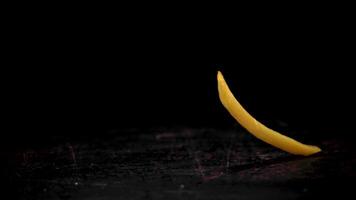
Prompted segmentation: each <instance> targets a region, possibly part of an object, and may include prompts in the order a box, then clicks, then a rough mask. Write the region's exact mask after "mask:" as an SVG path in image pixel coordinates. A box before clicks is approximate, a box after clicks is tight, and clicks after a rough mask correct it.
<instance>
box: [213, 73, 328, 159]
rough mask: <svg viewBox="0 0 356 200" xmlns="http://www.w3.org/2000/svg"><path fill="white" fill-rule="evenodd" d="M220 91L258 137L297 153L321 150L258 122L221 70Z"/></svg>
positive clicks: (226, 103) (231, 109) (231, 110)
mask: <svg viewBox="0 0 356 200" xmlns="http://www.w3.org/2000/svg"><path fill="white" fill-rule="evenodd" d="M218 91H219V97H220V101H221V103H222V104H223V105H224V107H225V108H226V109H227V110H228V111H229V113H230V114H231V115H232V116H233V117H234V118H235V119H236V120H237V121H238V122H239V123H240V124H241V126H243V127H244V128H245V129H247V131H249V132H250V133H251V134H252V135H254V136H255V137H257V138H258V139H260V140H262V141H264V142H266V143H268V144H270V145H272V146H275V147H277V148H279V149H282V150H284V151H286V152H289V153H291V154H296V155H304V156H308V155H312V154H314V153H318V152H320V151H321V149H320V148H319V147H317V146H312V145H305V144H302V143H300V142H298V141H296V140H294V139H292V138H289V137H287V136H285V135H282V134H280V133H278V132H277V131H274V130H272V129H270V128H268V127H266V126H265V125H263V124H262V123H260V122H258V121H257V120H256V119H255V118H253V117H252V116H251V115H250V114H249V113H248V112H247V111H246V110H245V109H244V108H243V107H242V106H241V104H240V103H239V102H238V101H237V100H236V98H235V97H234V95H233V94H232V93H231V91H230V89H229V87H228V85H227V83H226V82H225V79H224V77H223V75H222V74H221V72H220V71H219V72H218Z"/></svg>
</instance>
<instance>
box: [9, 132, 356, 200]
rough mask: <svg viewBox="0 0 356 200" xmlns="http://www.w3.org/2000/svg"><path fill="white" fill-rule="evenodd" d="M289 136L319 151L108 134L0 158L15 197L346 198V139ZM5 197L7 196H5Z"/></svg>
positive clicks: (244, 139)
mask: <svg viewBox="0 0 356 200" xmlns="http://www.w3.org/2000/svg"><path fill="white" fill-rule="evenodd" d="M288 135H289V136H292V137H295V138H296V139H298V140H301V141H303V142H305V143H310V144H315V145H318V146H320V147H321V148H322V149H323V151H322V152H321V153H319V154H316V155H313V156H309V157H302V156H294V155H290V154H288V153H285V152H282V151H280V150H278V149H276V148H274V147H271V146H269V145H267V144H265V143H263V142H261V141H259V140H257V139H255V138H254V137H253V136H251V135H250V134H248V133H247V132H245V131H243V130H240V129H238V130H237V129H236V130H218V129H212V128H203V129H202V128H173V129H172V128H169V129H168V128H155V129H126V130H113V131H111V132H110V133H108V134H105V136H102V137H87V138H81V139H75V140H73V139H69V138H68V137H67V138H66V137H57V138H53V139H52V142H49V143H46V144H43V145H39V146H36V147H26V148H22V149H21V150H20V149H17V150H16V151H15V152H11V154H6V153H4V152H3V153H2V156H7V160H8V161H9V163H10V164H9V166H10V167H9V168H8V170H7V172H6V173H5V172H4V175H5V176H6V179H3V180H6V181H7V183H8V185H10V187H11V190H9V192H10V193H12V195H13V197H14V198H15V197H16V198H19V199H91V200H99V199H308V198H319V197H337V198H342V197H343V196H346V195H349V194H353V191H352V189H353V184H352V182H351V181H353V180H354V178H355V177H356V173H355V170H354V169H353V166H354V165H355V163H356V156H355V150H354V148H353V147H352V142H351V141H346V140H343V139H335V138H327V137H322V138H313V137H311V136H310V135H311V133H310V132H307V131H294V132H293V131H292V132H290V133H288ZM10 195H11V194H10Z"/></svg>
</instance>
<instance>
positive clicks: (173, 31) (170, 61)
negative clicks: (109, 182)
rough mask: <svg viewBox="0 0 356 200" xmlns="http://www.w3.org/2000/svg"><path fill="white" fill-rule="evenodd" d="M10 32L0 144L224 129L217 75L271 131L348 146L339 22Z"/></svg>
mask: <svg viewBox="0 0 356 200" xmlns="http://www.w3.org/2000/svg"><path fill="white" fill-rule="evenodd" d="M22 20H23V21H24V24H26V25H24V24H23V26H18V27H21V28H20V30H18V29H17V30H16V31H13V32H11V34H13V35H12V36H13V38H15V39H12V40H11V42H13V43H12V45H11V47H9V49H8V51H7V52H8V53H9V54H10V55H11V56H10V60H11V62H9V64H8V68H6V69H5V71H4V73H2V76H3V77H4V79H3V82H4V83H3V86H4V87H3V88H4V89H3V91H4V95H3V98H4V99H5V102H6V103H4V107H5V110H6V111H8V112H5V119H6V120H5V125H7V126H6V127H9V129H7V130H6V131H5V134H4V135H5V137H4V138H5V139H4V140H3V141H5V142H4V143H7V144H22V143H29V142H30V141H31V142H35V141H46V140H47V138H48V137H51V136H55V135H66V136H70V137H76V136H81V135H94V136H95V135H101V134H105V133H106V132H107V131H109V130H112V129H117V128H141V127H142V128H146V127H175V126H189V127H221V128H229V127H232V126H233V125H234V124H236V123H235V122H234V120H233V119H232V118H231V117H230V116H229V114H228V113H227V112H226V111H225V110H224V108H223V107H222V106H221V104H220V102H219V99H218V94H217V85H216V73H217V71H218V70H221V71H222V72H223V74H224V75H225V78H226V80H227V82H228V84H229V85H230V88H231V89H232V91H233V92H234V94H235V95H236V97H237V98H238V99H239V100H240V102H241V103H242V104H243V105H244V106H245V108H246V109H247V110H248V111H249V112H250V113H251V114H252V115H253V116H255V117H256V118H257V119H259V120H261V121H263V122H265V123H267V125H269V126H273V122H274V121H278V120H280V121H283V122H286V123H287V124H289V125H290V126H291V127H292V128H295V129H311V130H314V129H315V130H321V132H320V131H318V132H319V133H323V132H322V131H325V132H328V133H332V134H334V133H335V132H337V135H341V136H343V137H351V136H350V135H349V130H352V114H353V112H354V106H353V91H354V87H353V82H354V81H353V79H354V75H353V72H352V69H351V67H352V66H354V64H355V63H354V59H353V55H352V48H350V47H352V44H353V43H354V39H353V38H352V37H351V36H352V31H351V28H350V27H349V26H348V25H347V23H346V22H345V21H342V20H333V19H331V18H330V19H325V20H318V19H317V18H316V19H313V20H310V19H302V21H300V20H301V19H285V20H283V19H282V18H279V21H269V20H267V19H263V18H258V19H256V20H255V22H256V23H249V21H248V22H247V21H246V22H244V20H239V21H238V23H237V25H236V26H232V25H231V24H230V25H225V24H220V25H216V24H211V25H209V24H208V25H206V26H204V27H202V26H200V25H199V26H194V25H188V26H186V27H185V28H183V27H182V26H178V25H177V26H173V25H172V26H170V25H169V24H170V23H166V24H165V23H163V24H160V25H153V24H151V25H149V23H146V22H145V21H144V19H143V21H141V22H140V23H136V24H135V23H128V22H125V20H124V21H123V22H122V23H117V24H118V25H117V26H111V25H110V23H103V21H100V23H99V22H95V21H90V20H88V21H87V22H84V21H80V23H79V21H75V20H74V21H72V22H71V23H68V24H63V23H59V22H58V21H56V20H50V21H48V22H47V23H45V24H46V26H43V25H44V24H43V23H39V24H36V23H35V22H36V21H35V20H34V21H31V22H32V23H27V22H26V19H22ZM89 22H90V23H89ZM301 22H303V23H301ZM304 22H305V23H304ZM43 27H45V28H43ZM9 141H10V142H9Z"/></svg>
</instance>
